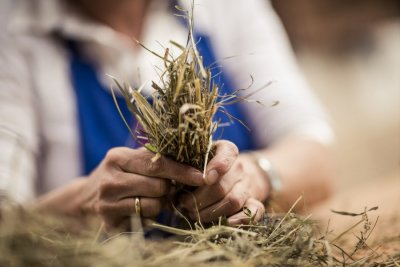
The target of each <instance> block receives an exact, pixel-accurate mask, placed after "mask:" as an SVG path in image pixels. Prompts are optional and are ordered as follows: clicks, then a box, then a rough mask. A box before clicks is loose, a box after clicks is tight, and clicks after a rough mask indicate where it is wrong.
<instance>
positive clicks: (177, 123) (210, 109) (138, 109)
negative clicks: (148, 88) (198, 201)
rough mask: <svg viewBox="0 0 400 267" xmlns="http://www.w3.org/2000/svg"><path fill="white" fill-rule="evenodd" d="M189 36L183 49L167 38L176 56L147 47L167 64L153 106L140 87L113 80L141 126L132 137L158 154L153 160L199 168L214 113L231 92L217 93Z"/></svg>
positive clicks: (208, 150) (206, 150) (203, 164)
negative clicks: (169, 160)
mask: <svg viewBox="0 0 400 267" xmlns="http://www.w3.org/2000/svg"><path fill="white" fill-rule="evenodd" d="M189 39H190V40H191V41H190V42H188V44H187V46H186V47H183V46H181V45H179V44H177V43H175V42H171V43H172V44H173V45H175V46H177V47H178V48H179V49H180V50H181V54H180V55H179V56H178V57H176V58H174V57H173V56H172V55H171V53H170V52H169V49H166V50H165V54H164V55H163V56H161V55H158V54H156V53H155V52H153V51H150V50H149V51H150V52H151V53H153V54H154V55H156V56H158V57H159V58H161V59H162V60H163V62H164V66H165V70H164V72H163V73H162V74H161V75H160V80H161V84H156V83H155V82H153V83H152V88H153V89H154V92H153V94H152V102H153V103H152V104H150V103H149V102H148V101H147V99H146V98H145V97H144V96H143V95H142V94H141V89H142V88H143V87H142V88H139V89H132V88H131V87H130V86H128V85H126V84H121V83H119V82H118V81H117V80H116V79H114V81H115V83H116V85H117V87H118V89H119V90H120V91H121V93H122V95H123V96H124V98H125V100H126V103H127V105H128V108H129V110H130V111H131V112H132V113H133V114H134V116H135V117H136V119H137V121H138V123H139V124H140V126H141V129H140V130H137V133H136V134H137V135H135V134H134V133H132V132H131V133H132V135H133V136H134V137H135V138H136V139H137V140H139V141H140V142H141V143H143V144H144V145H145V147H146V148H148V149H149V150H151V151H153V152H154V153H156V157H155V158H154V160H156V159H157V158H158V157H159V156H160V155H164V156H167V157H170V158H173V159H175V160H176V161H178V162H182V163H185V164H189V165H191V166H193V167H195V168H197V169H199V170H203V169H204V168H205V167H206V164H207V161H208V160H209V159H210V158H211V157H212V148H213V141H212V136H213V133H214V132H215V131H216V129H217V128H218V122H213V116H214V115H215V113H216V112H217V110H218V108H219V106H221V105H222V103H223V102H224V101H226V100H227V99H231V98H232V97H234V96H233V95H228V96H227V95H225V96H224V97H221V96H220V95H219V94H218V93H219V88H218V86H217V85H216V84H215V83H214V82H213V81H212V77H211V71H210V69H209V68H207V69H206V68H204V66H203V63H202V58H201V56H200V55H199V53H198V51H197V49H196V45H195V42H194V40H193V35H192V31H191V30H190V34H189ZM139 44H140V43H139ZM142 46H143V45H142ZM143 47H144V48H145V49H147V48H146V47H145V46H143ZM221 98H222V99H221ZM128 127H129V126H128ZM210 154H211V155H210Z"/></svg>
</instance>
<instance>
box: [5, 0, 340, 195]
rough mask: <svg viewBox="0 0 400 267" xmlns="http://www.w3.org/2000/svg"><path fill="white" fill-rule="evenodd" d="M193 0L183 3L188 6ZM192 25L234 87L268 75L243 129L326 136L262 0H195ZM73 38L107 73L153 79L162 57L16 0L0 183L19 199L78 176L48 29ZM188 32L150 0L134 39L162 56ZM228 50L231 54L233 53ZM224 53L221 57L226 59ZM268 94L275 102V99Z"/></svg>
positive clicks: (266, 136)
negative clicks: (208, 40) (206, 39)
mask: <svg viewBox="0 0 400 267" xmlns="http://www.w3.org/2000/svg"><path fill="white" fill-rule="evenodd" d="M190 2H191V1H182V3H181V5H182V6H184V7H186V8H189V3H190ZM194 19H195V27H196V30H198V31H201V32H203V33H205V34H206V35H208V36H210V37H211V40H212V42H213V43H212V44H213V47H214V49H215V51H216V54H217V57H218V58H220V59H222V60H221V61H220V64H221V65H222V66H223V71H224V72H226V73H227V74H228V75H229V76H230V77H232V78H233V81H234V83H235V85H236V86H237V88H243V87H247V86H248V84H249V83H250V75H252V76H253V77H254V84H253V87H252V88H258V87H260V86H261V85H264V84H266V83H268V82H269V81H274V83H273V84H272V85H271V86H270V87H268V88H266V89H265V90H262V91H261V92H259V93H258V94H257V95H256V96H255V98H257V100H260V101H261V102H262V103H264V105H259V104H254V103H249V104H246V105H244V107H245V113H246V114H247V116H248V117H249V127H250V128H251V129H252V131H253V135H254V138H255V139H256V140H257V142H259V144H261V145H262V146H265V147H266V146H269V145H271V144H273V143H274V142H276V141H277V140H279V139H281V138H283V137H284V136H287V135H295V134H299V135H305V136H308V137H309V138H313V139H315V140H316V141H319V142H321V143H324V144H328V143H330V142H331V141H332V137H333V134H332V131H331V129H330V127H329V125H328V123H327V122H326V118H325V114H324V112H323V110H322V108H321V106H320V104H319V102H318V101H317V100H316V98H315V96H314V95H313V94H312V92H311V90H310V88H309V87H308V85H307V83H306V82H305V80H304V79H303V76H302V75H301V73H300V71H299V69H298V67H297V65H296V63H295V59H294V56H293V54H292V52H291V49H290V46H289V44H288V41H287V39H286V36H285V34H284V31H283V29H282V26H281V24H280V22H279V20H278V18H277V16H276V14H275V13H274V11H273V10H272V8H271V6H270V5H269V4H268V3H266V2H265V1H262V0H218V1H213V0H196V2H195V12H194ZM54 31H57V32H59V33H61V34H62V35H63V36H65V37H68V38H71V39H76V40H80V41H81V42H82V43H83V49H84V51H85V53H86V54H87V56H89V57H92V58H93V59H94V60H96V61H97V62H98V63H99V65H100V70H99V71H98V75H99V79H100V80H101V81H102V82H103V83H104V85H105V87H106V88H109V87H110V84H111V82H110V79H109V78H107V76H106V74H110V75H112V76H115V77H117V78H118V79H120V80H123V81H127V82H130V83H131V84H134V85H138V84H141V83H142V82H144V81H152V80H154V81H156V82H157V81H158V76H157V72H156V71H155V67H154V66H162V62H161V61H160V60H159V59H158V58H156V57H154V56H153V55H151V54H149V53H148V52H146V51H145V50H140V51H138V52H134V50H133V49H132V41H131V40H130V39H129V38H127V37H125V36H122V35H121V34H119V33H117V32H115V31H113V30H112V29H111V28H109V27H107V26H105V25H101V24H98V23H95V22H93V21H89V20H87V19H85V18H84V17H82V16H80V15H79V14H78V13H77V12H76V11H74V10H73V9H72V8H70V7H67V6H66V5H65V4H64V3H63V2H62V1H60V0H53V1H47V0H20V1H18V4H17V5H16V8H15V10H14V13H13V15H12V16H11V20H10V23H9V32H8V34H7V36H6V37H5V38H3V39H4V40H1V43H0V48H1V49H0V188H3V189H4V190H5V191H6V192H8V194H9V195H10V196H11V197H13V198H15V199H16V200H18V201H29V200H31V199H33V198H35V197H36V196H37V195H40V194H43V193H45V192H48V191H50V190H53V189H55V188H57V187H60V186H62V185H64V184H66V183H68V182H69V181H71V180H72V179H73V178H75V177H78V176H79V175H80V170H81V162H82V160H81V155H80V152H79V151H80V150H79V149H80V148H79V132H78V122H77V108H76V104H75V95H74V91H73V89H72V85H71V82H70V77H69V75H70V73H69V59H68V57H67V51H66V50H65V47H64V45H63V44H61V43H60V42H59V41H58V40H57V39H56V38H54V37H52V36H51V35H50V34H49V33H51V32H54ZM186 38H187V30H186V29H185V27H184V26H183V25H182V24H181V23H180V22H179V21H178V19H177V18H176V17H174V15H173V14H172V13H171V12H170V10H169V9H168V7H167V2H166V1H162V0H160V1H155V2H154V3H153V4H152V6H151V8H150V11H149V13H148V15H147V17H146V21H145V26H144V36H143V39H142V40H140V41H141V42H142V43H144V44H145V45H146V46H148V47H149V48H150V49H153V50H155V51H159V52H160V53H161V54H163V50H164V48H163V47H169V48H170V49H171V50H172V53H175V54H177V53H178V52H177V51H175V50H174V49H175V48H174V47H173V46H172V45H170V44H169V40H174V41H176V42H178V43H181V44H185V41H186ZM232 56H233V57H232ZM224 58H226V59H224ZM275 101H279V104H278V105H276V106H272V104H273V103H274V102H275Z"/></svg>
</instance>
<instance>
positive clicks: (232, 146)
mask: <svg viewBox="0 0 400 267" xmlns="http://www.w3.org/2000/svg"><path fill="white" fill-rule="evenodd" d="M226 148H227V150H228V151H229V154H230V155H232V156H233V157H237V156H238V155H239V149H238V147H237V146H236V145H235V144H234V143H232V142H230V141H228V142H227V146H226Z"/></svg>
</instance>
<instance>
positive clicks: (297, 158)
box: [259, 137, 334, 211]
mask: <svg viewBox="0 0 400 267" xmlns="http://www.w3.org/2000/svg"><path fill="white" fill-rule="evenodd" d="M259 152H260V155H262V156H265V157H266V158H267V159H268V160H269V161H270V162H271V164H272V165H273V167H274V168H275V169H276V171H277V172H278V173H279V175H280V177H281V181H282V190H281V191H280V192H278V193H277V194H276V195H274V196H273V202H274V203H276V204H277V205H278V207H280V208H282V209H284V210H287V209H289V208H290V207H291V206H292V205H293V203H294V202H295V201H296V199H297V198H298V197H299V196H301V195H303V197H304V199H303V201H302V203H305V205H306V206H310V205H312V204H315V203H317V202H319V201H322V200H324V199H326V198H327V197H329V196H330V194H331V192H332V188H333V176H334V171H333V160H332V155H331V151H330V149H329V148H328V147H327V146H325V145H322V144H320V143H318V142H316V141H313V140H311V139H307V138H305V137H288V138H285V139H284V140H282V141H281V142H279V143H277V144H276V145H274V146H272V147H271V148H268V149H265V150H262V151H259ZM302 208H303V205H299V206H298V207H297V210H298V211H299V210H301V209H302Z"/></svg>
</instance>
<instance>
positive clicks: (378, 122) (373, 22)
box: [0, 0, 400, 207]
mask: <svg viewBox="0 0 400 267" xmlns="http://www.w3.org/2000/svg"><path fill="white" fill-rule="evenodd" d="M11 4H12V1H10V0H0V31H2V30H4V24H5V23H4V21H5V20H6V19H7V15H8V12H7V10H8V7H9V6H10V5H11ZM272 4H273V6H274V7H275V9H276V11H277V13H278V14H279V16H280V17H281V19H282V21H283V24H284V26H285V28H286V30H287V32H288V35H289V38H290V40H291V42H292V45H293V48H294V50H295V52H296V55H297V57H298V61H299V64H300V66H301V67H302V70H303V72H304V74H305V76H306V77H307V78H308V80H309V82H310V84H311V85H312V87H313V88H314V89H315V91H316V93H317V94H318V96H319V97H320V99H321V100H322V102H323V103H324V104H325V106H326V108H327V110H328V112H329V113H330V115H331V117H332V123H333V125H334V128H335V130H336V133H337V143H336V147H335V152H336V156H337V157H336V158H337V165H338V177H339V180H338V183H337V187H338V191H337V192H338V196H339V197H337V198H336V199H337V200H336V202H335V204H332V205H333V206H335V205H336V206H338V205H339V204H338V203H339V202H340V203H342V204H341V205H342V206H344V207H348V206H347V205H348V203H349V198H351V199H352V198H354V196H358V195H359V199H360V200H359V202H360V203H363V204H362V205H370V203H371V205H376V204H379V203H380V202H382V201H384V199H385V197H387V196H390V197H391V199H389V200H387V201H386V202H385V203H388V202H389V203H391V205H392V206H393V207H395V206H400V205H397V203H400V1H398V0H296V1H292V0H272ZM357 190H358V191H357ZM388 191H391V192H392V193H390V192H388ZM393 196H395V197H397V200H396V199H395V200H393ZM368 201H370V202H368ZM374 203H376V204H374ZM339 206H340V205H339Z"/></svg>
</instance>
